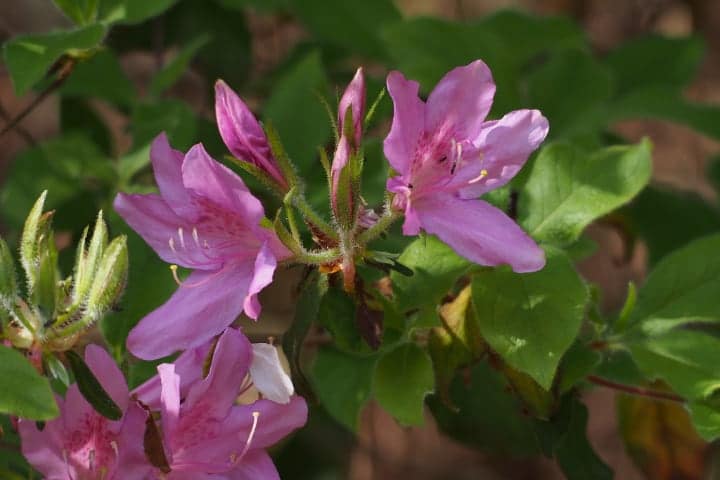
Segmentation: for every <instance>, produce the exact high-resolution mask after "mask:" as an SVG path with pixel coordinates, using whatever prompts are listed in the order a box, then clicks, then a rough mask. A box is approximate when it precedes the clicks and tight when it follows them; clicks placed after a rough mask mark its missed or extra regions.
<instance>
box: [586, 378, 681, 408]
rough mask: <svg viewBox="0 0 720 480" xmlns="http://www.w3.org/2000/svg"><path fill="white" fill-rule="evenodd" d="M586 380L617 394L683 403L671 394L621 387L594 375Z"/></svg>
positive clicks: (631, 386)
mask: <svg viewBox="0 0 720 480" xmlns="http://www.w3.org/2000/svg"><path fill="white" fill-rule="evenodd" d="M587 380H588V381H589V382H590V383H594V384H595V385H600V386H602V387H607V388H612V389H613V390H617V391H619V392H623V393H628V394H630V395H636V396H640V397H648V398H654V399H656V400H668V401H671V402H678V403H685V399H684V398H683V397H681V396H680V395H676V394H674V393H671V392H663V391H660V390H653V389H650V388H644V387H636V386H634V385H623V384H622V383H616V382H612V381H610V380H606V379H604V378H601V377H598V376H596V375H588V376H587Z"/></svg>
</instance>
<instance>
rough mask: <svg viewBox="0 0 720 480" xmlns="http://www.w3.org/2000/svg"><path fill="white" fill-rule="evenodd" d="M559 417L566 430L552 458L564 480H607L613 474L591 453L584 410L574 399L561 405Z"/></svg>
mask: <svg viewBox="0 0 720 480" xmlns="http://www.w3.org/2000/svg"><path fill="white" fill-rule="evenodd" d="M564 404H565V405H564V406H563V409H562V411H561V412H560V414H559V416H564V417H566V419H564V421H565V422H567V427H566V430H565V432H566V433H564V435H562V437H561V438H560V440H559V442H558V443H557V445H556V446H555V459H556V460H557V462H558V465H560V468H561V469H562V471H563V473H564V474H565V477H566V478H567V479H568V480H605V479H607V480H610V479H612V478H613V472H612V470H611V469H610V467H608V466H607V465H606V464H605V462H603V461H602V459H601V458H600V457H598V456H597V454H596V453H595V451H593V448H592V445H590V442H588V438H587V433H586V429H587V421H588V411H587V407H586V406H585V405H583V404H582V403H580V402H579V401H577V400H574V399H573V400H571V401H566V402H564Z"/></svg>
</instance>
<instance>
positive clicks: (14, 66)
mask: <svg viewBox="0 0 720 480" xmlns="http://www.w3.org/2000/svg"><path fill="white" fill-rule="evenodd" d="M104 36H105V28H104V27H103V26H102V25H90V26H87V27H83V28H78V29H76V30H68V31H62V32H53V33H46V34H33V35H21V36H18V37H15V38H13V39H12V40H10V41H8V42H7V43H5V46H4V48H3V51H4V55H5V64H6V65H7V67H8V70H9V71H10V77H11V78H12V81H13V86H14V87H15V93H17V94H18V95H23V94H24V93H25V92H27V91H28V89H29V88H30V87H32V86H33V85H35V84H36V83H37V82H38V81H39V80H40V79H42V78H43V77H44V76H45V73H46V72H47V71H48V70H49V69H50V67H51V66H52V64H53V63H55V61H56V60H57V59H58V58H60V56H61V55H62V54H64V53H67V52H71V51H77V50H86V49H89V48H93V47H96V46H97V45H98V44H99V43H100V42H101V41H102V39H103V37H104Z"/></svg>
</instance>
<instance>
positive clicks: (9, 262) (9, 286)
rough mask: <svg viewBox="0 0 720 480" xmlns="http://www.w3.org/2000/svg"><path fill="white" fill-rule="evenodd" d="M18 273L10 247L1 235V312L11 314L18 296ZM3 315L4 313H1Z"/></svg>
mask: <svg viewBox="0 0 720 480" xmlns="http://www.w3.org/2000/svg"><path fill="white" fill-rule="evenodd" d="M17 293H18V287H17V275H16V273H15V264H14V262H13V258H12V255H11V253H10V248H8V246H7V243H5V241H4V240H3V239H2V237H0V312H4V313H5V315H9V313H10V311H11V310H12V307H13V305H14V304H15V299H16V297H17ZM0 315H2V313H0Z"/></svg>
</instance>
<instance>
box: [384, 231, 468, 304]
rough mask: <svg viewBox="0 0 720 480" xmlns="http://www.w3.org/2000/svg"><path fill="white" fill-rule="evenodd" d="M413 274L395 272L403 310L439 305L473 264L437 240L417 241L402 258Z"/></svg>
mask: <svg viewBox="0 0 720 480" xmlns="http://www.w3.org/2000/svg"><path fill="white" fill-rule="evenodd" d="M398 262H399V263H401V264H403V265H404V266H406V267H407V268H409V269H410V270H412V271H413V275H412V276H411V277H408V276H406V275H402V274H400V273H398V272H392V273H391V274H390V278H391V279H392V284H393V295H394V297H395V300H396V302H397V305H398V308H399V309H400V310H410V309H413V308H418V307H421V306H433V307H435V305H437V304H438V303H439V302H440V300H441V299H442V298H443V297H444V296H445V295H447V293H448V291H449V290H450V289H451V288H452V287H453V286H454V285H455V283H456V282H457V281H458V279H459V278H460V276H462V275H463V274H465V273H466V272H468V271H469V270H470V268H471V266H472V264H471V263H470V262H469V261H468V260H465V259H464V258H462V257H461V256H459V255H458V254H457V253H455V251H454V250H453V249H452V248H450V247H448V246H447V245H446V244H444V243H443V242H441V241H440V240H438V239H437V237H435V236H431V235H424V236H422V237H421V238H417V239H415V240H413V242H412V243H411V244H410V245H408V246H407V248H406V249H405V251H404V252H403V253H402V255H400V257H399V258H398Z"/></svg>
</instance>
